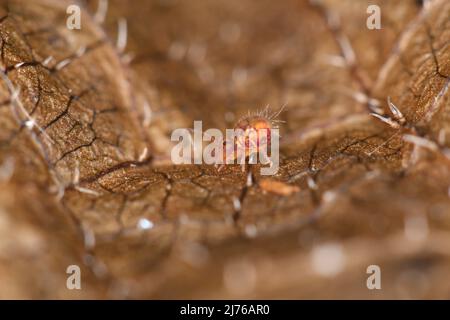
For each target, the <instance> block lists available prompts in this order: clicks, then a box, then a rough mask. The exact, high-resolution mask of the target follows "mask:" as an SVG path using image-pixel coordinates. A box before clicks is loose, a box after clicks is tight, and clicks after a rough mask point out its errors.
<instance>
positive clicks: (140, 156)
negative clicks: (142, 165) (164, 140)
mask: <svg viewBox="0 0 450 320" xmlns="http://www.w3.org/2000/svg"><path fill="white" fill-rule="evenodd" d="M147 154H148V148H147V147H145V148H144V150H142V152H141V154H140V155H139V161H144V160H145V158H147Z"/></svg>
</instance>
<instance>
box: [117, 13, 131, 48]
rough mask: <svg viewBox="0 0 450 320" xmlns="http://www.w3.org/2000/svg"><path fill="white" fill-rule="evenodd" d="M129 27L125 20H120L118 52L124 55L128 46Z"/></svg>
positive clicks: (118, 26)
mask: <svg viewBox="0 0 450 320" xmlns="http://www.w3.org/2000/svg"><path fill="white" fill-rule="evenodd" d="M127 37H128V26H127V20H126V19H125V18H120V19H119V21H118V25H117V44H116V47H117V50H118V51H119V52H120V53H122V52H123V51H124V50H125V47H126V46H127Z"/></svg>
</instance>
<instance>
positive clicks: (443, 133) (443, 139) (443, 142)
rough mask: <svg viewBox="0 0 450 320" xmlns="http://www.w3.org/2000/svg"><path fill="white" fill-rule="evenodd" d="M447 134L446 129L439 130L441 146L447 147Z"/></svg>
mask: <svg viewBox="0 0 450 320" xmlns="http://www.w3.org/2000/svg"><path fill="white" fill-rule="evenodd" d="M445 134H446V132H445V129H441V130H439V136H438V141H439V144H440V145H441V146H443V145H445V140H446V136H445Z"/></svg>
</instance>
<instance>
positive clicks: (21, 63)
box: [14, 62, 25, 69]
mask: <svg viewBox="0 0 450 320" xmlns="http://www.w3.org/2000/svg"><path fill="white" fill-rule="evenodd" d="M24 64H25V62H19V63H16V64H15V65H14V68H15V69H18V68H20V67H21V66H23V65H24Z"/></svg>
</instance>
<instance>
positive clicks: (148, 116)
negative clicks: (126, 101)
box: [143, 100, 153, 127]
mask: <svg viewBox="0 0 450 320" xmlns="http://www.w3.org/2000/svg"><path fill="white" fill-rule="evenodd" d="M143 110H144V120H143V124H144V126H145V127H148V126H149V125H150V123H151V121H152V113H153V112H152V109H151V108H150V104H149V103H148V101H147V100H145V101H144V106H143Z"/></svg>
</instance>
